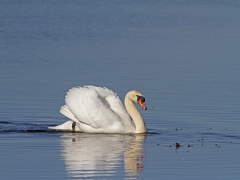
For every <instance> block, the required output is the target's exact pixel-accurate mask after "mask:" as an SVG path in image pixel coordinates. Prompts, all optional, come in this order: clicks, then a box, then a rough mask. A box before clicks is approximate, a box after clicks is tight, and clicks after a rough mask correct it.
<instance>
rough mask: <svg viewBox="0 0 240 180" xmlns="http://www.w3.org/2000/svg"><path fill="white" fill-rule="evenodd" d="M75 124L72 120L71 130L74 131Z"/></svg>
mask: <svg viewBox="0 0 240 180" xmlns="http://www.w3.org/2000/svg"><path fill="white" fill-rule="evenodd" d="M76 124H77V123H76V122H73V123H72V131H73V132H75V127H76Z"/></svg>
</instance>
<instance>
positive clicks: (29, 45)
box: [0, 0, 240, 179]
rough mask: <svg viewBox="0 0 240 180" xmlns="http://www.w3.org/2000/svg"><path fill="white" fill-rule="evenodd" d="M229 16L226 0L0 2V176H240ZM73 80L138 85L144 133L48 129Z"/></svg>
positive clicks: (235, 32) (234, 12)
mask: <svg viewBox="0 0 240 180" xmlns="http://www.w3.org/2000/svg"><path fill="white" fill-rule="evenodd" d="M239 12H240V3H239V2H238V1H234V0H230V1H214V0H212V1H194V2H192V1H171V2H169V1H147V2H145V1H138V2H135V1H131V2H128V1H111V2H105V1H101V2H99V1H91V2H89V1H79V2H75V1H67V2H65V1H54V0H53V1H41V2H40V1H39V2H38V1H36V2H35V1H34V2H31V1H26V2H18V1H7V0H6V1H5V0H4V1H1V2H0V24H1V26H0V39H1V41H0V49H1V53H0V103H1V108H0V145H1V148H0V158H1V161H0V171H1V178H3V179H16V178H18V179H44V178H45V179H108V178H109V179H161V178H162V179H239V178H240V174H239V168H240V165H239V160H240V159H239V151H238V149H239V145H240V141H239V138H240V137H239V132H240V128H239V120H240V118H239V117H240V111H239V109H240V108H239V107H240V94H239V92H240V86H239V77H240V73H239V72H240V71H239V67H240V61H239V57H240V52H239V48H238V47H240V41H239V32H240V22H239V18H240V14H239ZM79 85H97V86H106V87H108V88H110V89H112V90H114V91H116V92H117V93H118V95H119V96H120V97H121V98H122V99H123V98H124V95H125V93H126V92H127V91H129V90H131V89H137V90H139V91H141V92H142V93H143V94H144V96H145V98H146V105H147V106H148V110H147V111H142V110H141V109H139V110H140V112H141V114H142V116H143V118H144V119H145V122H146V124H147V126H148V129H149V133H148V134H146V135H145V136H142V135H140V136H138V135H104V134H103V135H94V134H81V133H63V132H52V131H49V130H47V126H51V125H57V124H61V123H63V122H65V121H66V120H67V119H66V118H65V117H63V116H62V115H61V114H60V113H59V108H60V106H61V105H63V104H64V96H65V93H66V92H67V91H68V89H69V88H71V87H73V86H79ZM176 143H179V144H180V147H179V148H176Z"/></svg>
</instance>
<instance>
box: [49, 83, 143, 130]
mask: <svg viewBox="0 0 240 180" xmlns="http://www.w3.org/2000/svg"><path fill="white" fill-rule="evenodd" d="M65 102H66V104H65V105H64V106H62V107H61V109H60V112H61V113H62V114H63V115H65V116H66V117H68V118H69V119H70V121H67V122H65V123H63V124H62V125H58V126H55V127H49V129H55V130H73V131H79V132H86V133H120V134H124V133H147V127H146V124H145V122H144V120H143V118H142V116H141V115H140V113H139V111H138V110H137V108H136V106H135V105H134V102H137V103H138V104H139V105H140V106H141V107H142V108H143V109H144V110H147V107H146V106H145V104H144V102H145V98H144V97H143V95H142V94H141V93H140V92H138V91H136V90H132V91H129V92H128V93H127V94H126V96H125V100H124V103H125V107H126V108H125V107H124V105H123V103H122V101H121V100H120V98H119V97H118V95H117V94H116V93H114V92H113V91H112V90H110V89H107V88H105V87H96V86H83V87H73V88H72V89H70V90H69V91H68V92H67V95H66V97H65Z"/></svg>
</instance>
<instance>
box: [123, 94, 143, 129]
mask: <svg viewBox="0 0 240 180" xmlns="http://www.w3.org/2000/svg"><path fill="white" fill-rule="evenodd" d="M124 103H125V107H126V110H127V112H128V113H129V115H130V116H131V118H132V119H133V121H134V123H135V127H136V129H135V132H134V133H146V132H147V127H146V124H145V122H144V120H143V118H142V116H141V114H140V113H139V111H138V109H137V108H136V106H135V105H134V103H133V101H132V100H130V99H129V98H128V97H127V96H126V97H125V100H124Z"/></svg>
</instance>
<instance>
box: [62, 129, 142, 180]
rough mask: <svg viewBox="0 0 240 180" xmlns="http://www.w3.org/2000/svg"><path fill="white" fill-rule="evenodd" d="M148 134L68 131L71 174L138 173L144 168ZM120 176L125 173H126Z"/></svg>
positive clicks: (66, 145) (66, 149) (66, 144)
mask: <svg viewBox="0 0 240 180" xmlns="http://www.w3.org/2000/svg"><path fill="white" fill-rule="evenodd" d="M144 139H145V135H120V134H85V133H65V134H63V135H62V137H61V144H62V147H63V149H62V157H63V159H64V160H65V164H66V170H67V172H68V173H69V175H70V176H71V177H75V178H80V179H81V178H88V177H89V178H91V177H92V178H93V177H100V176H105V177H106V178H107V177H109V176H113V175H118V174H117V173H120V171H121V168H120V167H121V166H122V167H124V171H125V175H124V176H135V175H137V174H138V173H139V172H141V171H142V169H143V167H144V166H143V163H144V149H143V142H144ZM119 176H123V175H122V173H121V174H119Z"/></svg>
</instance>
